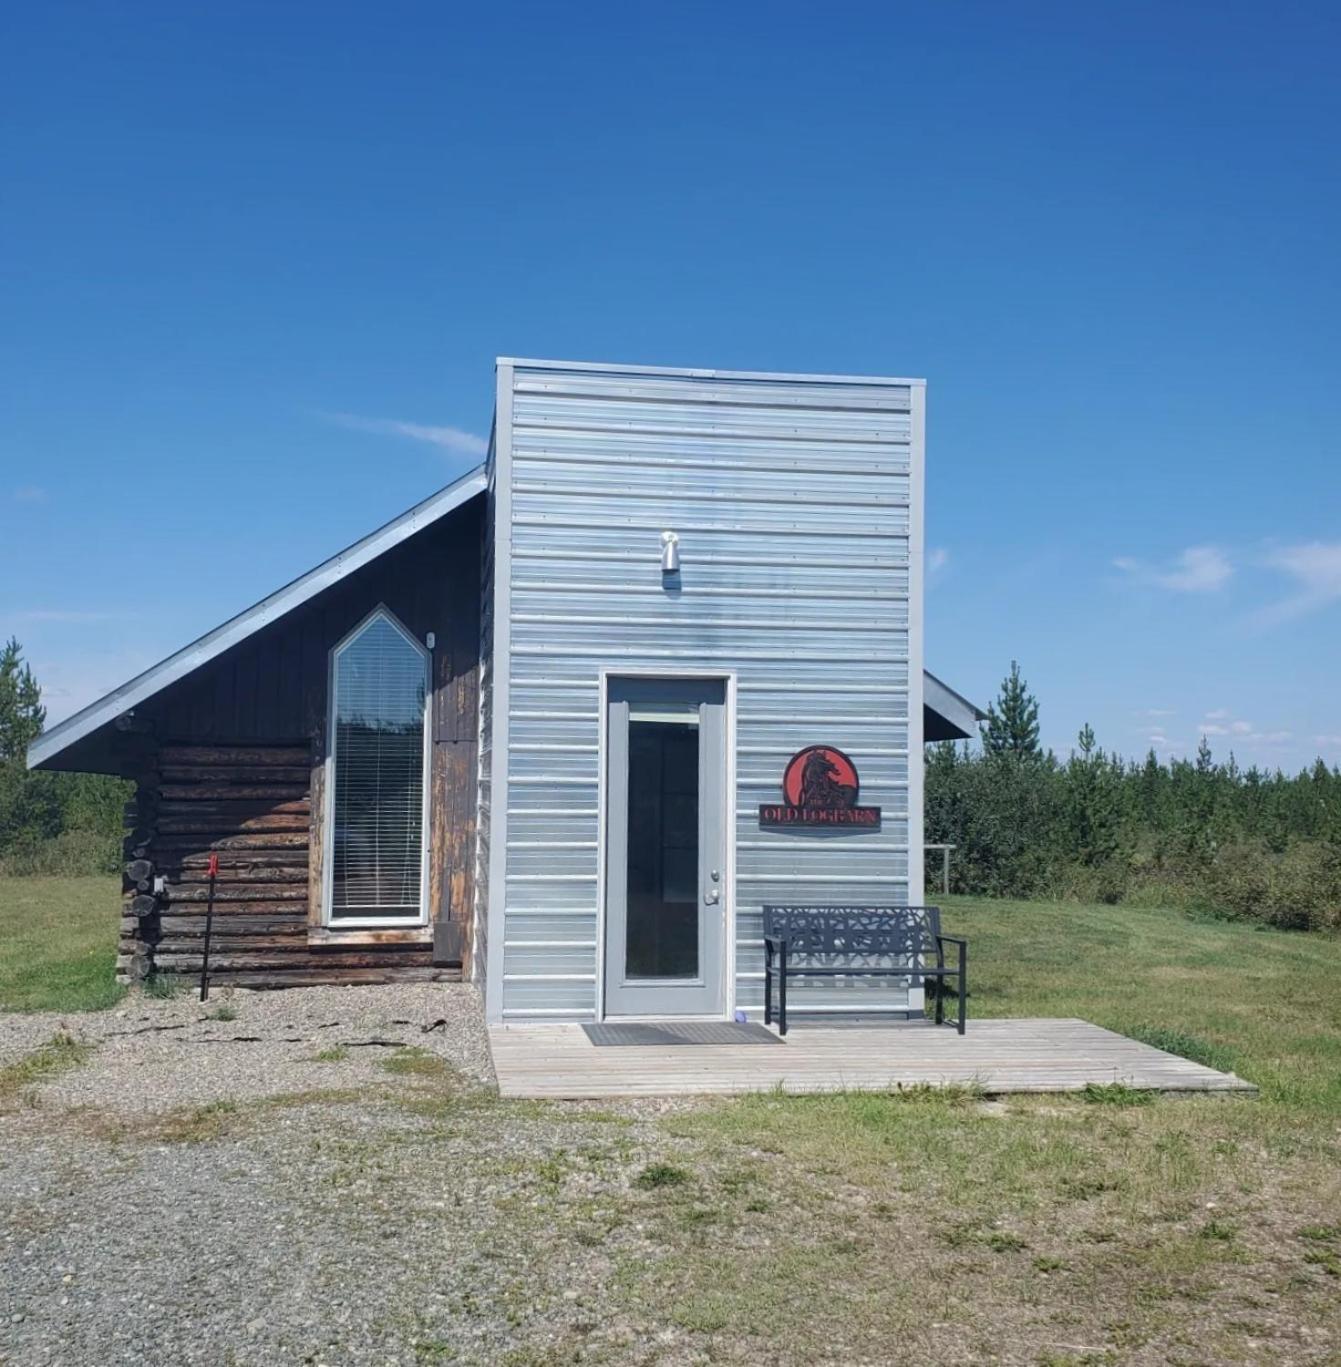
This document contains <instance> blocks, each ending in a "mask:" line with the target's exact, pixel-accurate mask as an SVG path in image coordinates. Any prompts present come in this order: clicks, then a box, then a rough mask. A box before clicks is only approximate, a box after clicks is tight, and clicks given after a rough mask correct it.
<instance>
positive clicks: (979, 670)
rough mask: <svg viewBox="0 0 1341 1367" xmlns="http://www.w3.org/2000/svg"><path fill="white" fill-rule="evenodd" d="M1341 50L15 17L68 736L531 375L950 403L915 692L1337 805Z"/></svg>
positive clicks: (1296, 8)
mask: <svg viewBox="0 0 1341 1367" xmlns="http://www.w3.org/2000/svg"><path fill="white" fill-rule="evenodd" d="M1338 52H1341V10H1338V8H1337V7H1336V6H1335V5H1318V6H1316V7H1310V6H1308V5H1306V4H1297V5H1291V6H1287V7H1284V8H1282V7H1280V6H1267V5H1265V4H1260V5H1237V4H1216V5H1196V4H1182V5H1176V6H1170V5H1157V6H1142V5H1134V4H1124V5H1074V4H1057V5H1031V4H1017V5H997V4H959V3H942V4H937V5H911V4H910V5H898V4H878V5H870V6H860V5H859V6H818V5H808V6H797V5H789V4H769V5H767V6H763V5H760V6H757V7H754V6H747V5H711V6H708V5H702V6H700V5H696V4H679V5H675V6H661V7H657V8H655V9H652V8H651V7H646V12H644V7H640V6H627V5H618V6H609V7H602V6H598V5H586V6H583V7H580V8H578V9H574V8H573V7H571V6H527V5H513V6H501V7H485V6H436V5H427V4H424V5H405V4H395V3H384V4H381V5H378V6H371V5H360V6H352V5H340V4H329V3H326V4H322V5H320V6H316V5H313V6H308V7H304V6H303V5H301V4H290V5H282V6H276V5H271V4H266V5H260V4H238V3H233V4H229V5H227V6H190V5H188V6H182V5H155V4H152V3H139V4H136V5H134V6H123V5H112V4H95V5H66V4H60V3H53V4H48V5H40V6H39V5H27V6H10V7H9V9H8V10H7V13H6V17H5V18H4V20H3V27H2V28H0V111H2V112H0V176H2V177H3V180H2V181H0V183H3V185H4V187H5V193H4V204H3V209H2V210H0V298H2V299H3V303H0V634H8V633H10V632H12V633H14V634H16V635H18V636H19V637H20V639H21V640H22V641H23V643H24V644H25V646H26V647H27V649H28V652H29V654H30V656H31V659H32V661H33V663H34V665H35V667H36V668H37V669H38V671H39V674H40V677H41V678H42V679H43V680H44V681H45V683H46V686H47V695H48V701H49V704H50V710H51V716H52V718H53V719H58V718H59V717H60V716H61V715H64V714H65V713H68V712H69V711H70V710H72V709H73V708H75V707H76V706H80V705H83V704H84V703H86V702H88V701H91V700H92V699H93V698H94V697H96V696H98V695H99V694H100V693H101V692H103V691H105V690H106V689H107V688H109V687H111V686H113V685H115V684H117V683H119V682H121V681H122V680H123V679H124V678H126V677H127V676H129V675H130V674H133V673H135V672H137V671H138V670H139V669H141V668H143V667H145V666H147V665H149V664H152V663H153V662H154V661H156V660H157V659H159V658H161V657H162V656H163V655H165V654H167V653H168V652H169V651H171V650H173V649H175V648H177V647H178V646H180V645H182V644H184V643H185V642H186V641H187V640H189V639H191V638H192V637H193V636H195V635H197V634H199V632H201V631H202V630H205V629H206V628H208V627H210V626H213V625H215V624H216V623H217V622H219V621H221V620H223V619H224V618H225V617H227V616H229V615H231V614H232V613H233V612H235V611H236V610H238V609H240V608H242V607H244V606H246V605H247V604H249V603H250V602H252V601H254V600H255V599H257V598H259V597H261V596H262V595H264V594H266V593H268V592H269V591H271V590H272V589H274V588H276V587H277V586H278V585H279V584H281V583H282V582H284V581H286V580H287V579H289V578H291V577H292V576H293V575H294V574H296V573H299V572H301V571H302V570H304V569H306V568H308V567H310V566H311V565H312V564H314V563H316V562H317V561H319V560H320V559H322V558H324V557H325V556H326V555H328V554H330V553H331V552H333V551H335V550H337V549H338V548H339V547H341V546H342V545H345V544H347V543H348V542H350V541H352V540H354V539H356V538H357V537H359V536H361V535H362V534H364V533H365V532H366V531H368V530H370V529H371V528H372V527H373V526H375V525H377V524H378V523H380V522H382V521H384V520H385V519H386V518H388V517H390V516H392V515H394V514H395V513H397V512H399V511H401V510H402V509H403V508H405V507H406V506H408V505H409V504H411V503H413V502H414V501H416V500H417V499H419V498H421V497H423V496H424V495H425V494H427V493H428V492H430V491H431V490H432V489H434V488H435V487H437V486H439V485H441V484H443V483H445V482H446V481H447V480H448V479H450V478H451V477H453V476H454V475H456V474H457V473H459V472H460V471H461V470H463V469H464V468H466V467H467V466H468V465H470V464H472V463H474V461H475V460H476V459H477V457H478V452H479V450H480V449H481V444H482V440H483V438H484V436H485V435H486V434H487V431H488V424H489V417H490V407H491V397H492V362H493V357H494V356H495V355H498V354H513V355H532V356H559V357H567V358H574V359H589V360H614V361H629V362H647V363H655V364H671V365H677V364H678V365H703V366H720V367H740V368H749V369H766V370H768V369H775V370H822V371H854V372H872V373H885V374H889V373H893V374H914V375H925V376H926V377H927V379H928V382H929V425H928V536H929V544H930V546H931V548H932V550H931V556H930V559H931V575H930V578H931V588H930V592H929V597H928V609H927V613H928V627H927V638H928V660H929V662H930V664H931V665H932V667H933V668H934V669H936V670H937V671H938V672H940V673H942V674H943V675H944V676H945V677H946V678H947V680H949V681H950V682H951V683H952V684H954V685H955V686H956V687H958V688H959V689H961V691H964V692H966V693H968V694H970V695H971V696H973V697H974V698H975V699H977V700H980V701H985V700H986V699H987V698H988V697H990V696H991V695H992V694H993V693H994V692H995V689H996V686H997V683H998V681H999V679H1000V677H1001V675H1002V674H1003V673H1004V672H1005V671H1006V669H1007V668H1008V666H1009V662H1010V660H1011V659H1012V658H1017V659H1019V660H1020V662H1021V664H1022V666H1023V668H1024V671H1025V673H1026V675H1027V677H1028V678H1029V680H1030V682H1031V683H1032V684H1033V685H1034V687H1035V689H1036V691H1037V692H1038V694H1039V697H1040V700H1041V704H1042V717H1043V727H1044V738H1045V740H1047V741H1048V742H1050V743H1051V744H1053V745H1055V746H1057V747H1058V748H1060V749H1063V750H1064V749H1065V748H1067V747H1068V746H1069V745H1070V743H1071V741H1072V739H1073V737H1074V733H1075V731H1076V729H1077V728H1078V727H1079V726H1080V724H1081V723H1082V722H1083V721H1084V720H1086V719H1089V720H1090V721H1091V722H1092V723H1093V724H1094V726H1095V729H1096V731H1097V732H1098V735H1099V738H1100V741H1101V743H1102V744H1104V745H1106V746H1108V747H1111V748H1116V749H1118V750H1121V751H1125V752H1128V753H1133V754H1135V753H1141V752H1143V751H1144V750H1145V748H1146V746H1147V745H1148V744H1150V743H1152V742H1153V743H1155V744H1157V745H1158V746H1159V748H1160V749H1161V750H1162V751H1163V752H1165V753H1170V752H1180V751H1190V750H1191V749H1193V748H1195V745H1196V742H1197V738H1198V735H1199V734H1201V733H1203V732H1204V733H1207V734H1208V735H1209V737H1210V740H1211V743H1212V745H1213V746H1214V747H1215V748H1216V749H1217V750H1218V751H1220V752H1221V753H1224V752H1225V751H1227V750H1228V749H1229V748H1231V747H1232V748H1233V749H1234V751H1235V752H1236V754H1237V755H1238V756H1239V758H1240V760H1241V761H1243V762H1251V761H1257V762H1259V763H1265V764H1271V765H1274V764H1277V763H1280V764H1282V765H1284V766H1286V767H1287V768H1289V767H1294V766H1297V765H1300V764H1302V763H1304V762H1305V761H1307V760H1309V759H1311V758H1312V756H1313V755H1314V754H1316V753H1318V752H1321V753H1322V754H1323V755H1324V756H1326V757H1327V758H1328V759H1329V761H1331V762H1334V763H1335V762H1341V713H1339V709H1338V696H1337V685H1336V680H1337V679H1338V677H1341V473H1339V472H1338V458H1339V457H1341V383H1339V382H1338V375H1339V374H1341V327H1339V326H1338V317H1339V316H1341V309H1339V308H1338V305H1341V298H1338V296H1339V294H1341V288H1339V287H1341V252H1338V250H1337V243H1338V242H1341V212H1339V211H1341V165H1339V164H1338V163H1339V162H1341V156H1339V155H1338V149H1339V148H1341V84H1339V83H1338V82H1337V81H1336V80H1335V63H1336V60H1337V55H1338Z"/></svg>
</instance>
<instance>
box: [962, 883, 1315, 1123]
mask: <svg viewBox="0 0 1341 1367" xmlns="http://www.w3.org/2000/svg"><path fill="white" fill-rule="evenodd" d="M943 906H944V909H945V921H946V923H947V927H948V930H949V932H950V933H951V934H955V935H965V936H967V937H968V940H969V950H970V957H969V982H970V985H971V987H972V993H973V995H972V997H971V999H970V1001H969V1017H970V1020H971V1019H972V1018H973V1017H974V1016H1081V1017H1083V1018H1084V1019H1085V1020H1089V1021H1093V1022H1094V1023H1095V1024H1096V1025H1103V1026H1106V1027H1107V1028H1108V1029H1110V1030H1116V1031H1118V1032H1119V1033H1120V1034H1124V1035H1131V1036H1132V1037H1133V1038H1135V1039H1140V1040H1144V1041H1145V1042H1146V1043H1148V1044H1153V1045H1155V1046H1156V1048H1160V1049H1167V1050H1169V1051H1170V1052H1172V1053H1176V1054H1182V1055H1183V1056H1184V1057H1186V1058H1191V1059H1195V1060H1196V1061H1197V1062H1199V1063H1206V1064H1209V1065H1210V1066H1211V1067H1212V1068H1219V1069H1222V1070H1224V1071H1229V1072H1235V1073H1238V1074H1239V1076H1240V1077H1244V1078H1247V1079H1248V1080H1249V1081H1251V1082H1254V1083H1256V1084H1257V1085H1258V1086H1259V1087H1260V1088H1261V1089H1262V1095H1263V1097H1264V1099H1266V1100H1267V1101H1268V1102H1270V1103H1281V1104H1283V1105H1285V1106H1287V1107H1288V1108H1290V1109H1291V1110H1295V1109H1297V1110H1301V1111H1309V1112H1313V1113H1315V1114H1326V1115H1341V990H1339V989H1338V984H1341V936H1330V935H1319V934H1304V933H1301V932H1292V931H1281V930H1266V929H1260V930H1259V929H1255V928H1252V927H1249V926H1245V925H1242V924H1239V923H1236V922H1227V921H1214V920H1194V919H1189V918H1188V917H1186V916H1183V915H1180V914H1179V913H1177V912H1173V911H1165V910H1159V909H1151V908H1146V907H1128V906H1116V907H1108V906H1080V905H1075V904H1071V903H1048V902H992V901H978V900H974V899H970V898H962V897H951V898H946V899H943ZM969 1028H970V1029H972V1026H971V1025H970V1027H969Z"/></svg>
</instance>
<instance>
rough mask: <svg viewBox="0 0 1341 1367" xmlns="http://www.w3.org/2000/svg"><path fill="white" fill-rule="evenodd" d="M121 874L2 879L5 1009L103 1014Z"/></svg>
mask: <svg viewBox="0 0 1341 1367" xmlns="http://www.w3.org/2000/svg"><path fill="white" fill-rule="evenodd" d="M120 916H121V885H120V880H119V879H117V878H108V877H95V878H4V877H0V1011H101V1010H103V1009H104V1008H106V1007H109V1006H114V1005H115V1004H116V1003H117V1002H118V1001H120V1000H121V998H122V997H123V996H124V991H123V989H121V988H119V987H118V986H117V985H116V982H115V981H114V974H115V972H116V939H117V927H118V925H119V923H120Z"/></svg>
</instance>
